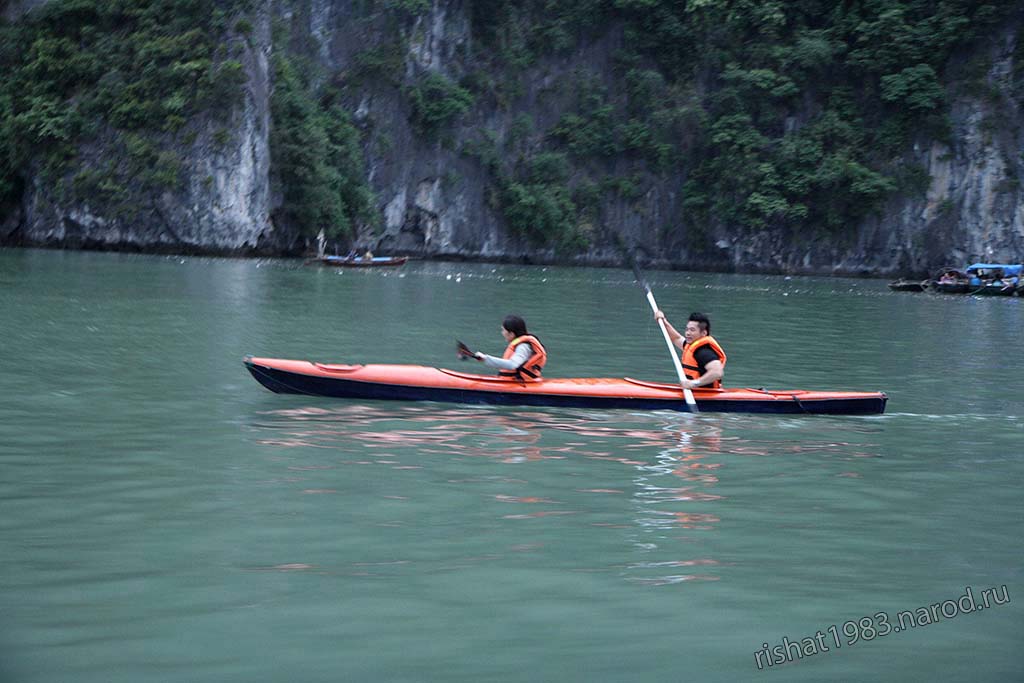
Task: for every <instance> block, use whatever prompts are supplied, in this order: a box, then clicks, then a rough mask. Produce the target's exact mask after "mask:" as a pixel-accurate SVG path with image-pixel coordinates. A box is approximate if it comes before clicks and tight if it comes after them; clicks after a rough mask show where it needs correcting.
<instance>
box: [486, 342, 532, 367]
mask: <svg viewBox="0 0 1024 683" xmlns="http://www.w3.org/2000/svg"><path fill="white" fill-rule="evenodd" d="M532 355H533V349H532V348H531V347H530V345H529V344H527V343H526V342H523V343H522V344H519V345H517V346H516V350H515V352H514V353H513V354H512V357H511V358H509V359H508V360H505V359H504V358H498V357H496V356H488V355H487V354H486V353H480V352H479V351H478V352H477V354H476V359H477V360H479V361H483V363H484V365H486V366H487V367H489V368H497V369H498V370H515V369H516V368H518V367H520V366H521V365H522V364H523V363H525V362H526V361H528V360H530V356H532Z"/></svg>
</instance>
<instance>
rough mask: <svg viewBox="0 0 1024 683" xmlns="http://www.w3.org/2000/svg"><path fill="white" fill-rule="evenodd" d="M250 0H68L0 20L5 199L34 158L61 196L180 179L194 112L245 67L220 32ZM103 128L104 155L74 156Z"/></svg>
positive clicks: (16, 190)
mask: <svg viewBox="0 0 1024 683" xmlns="http://www.w3.org/2000/svg"><path fill="white" fill-rule="evenodd" d="M245 4H246V3H245V2H241V1H239V2H213V0H153V1H151V2H133V1H131V0H63V1H53V2H49V3H47V4H46V5H44V6H42V7H41V8H39V9H37V10H35V11H34V12H32V13H31V14H30V15H28V16H27V17H26V18H25V19H23V20H22V21H20V22H18V23H16V24H13V25H0V72H2V73H3V74H4V75H3V78H2V79H0V209H2V207H3V206H4V205H9V204H10V203H11V202H13V201H14V200H15V199H16V198H17V196H18V195H19V194H20V192H21V189H22V186H23V184H24V182H25V181H26V179H27V177H28V173H29V167H30V166H32V165H37V166H38V169H37V172H39V173H41V174H42V177H43V179H44V180H46V181H48V182H50V183H53V184H55V186H57V187H58V188H64V192H63V193H62V194H65V196H69V195H67V193H72V194H75V193H77V194H78V195H79V196H88V197H90V198H91V199H92V200H93V201H108V202H113V203H115V204H116V203H117V202H118V201H119V200H122V199H127V194H126V193H127V190H126V189H125V188H126V186H127V185H128V184H135V185H136V186H138V185H139V184H141V188H142V189H143V190H144V191H147V190H149V191H157V192H158V191H161V190H163V189H169V188H175V187H177V186H178V185H179V184H180V183H181V182H182V178H181V174H180V159H179V158H178V155H177V153H176V152H175V151H174V147H175V143H180V140H178V137H184V136H186V135H189V133H185V132H184V129H185V127H186V124H187V123H188V121H189V119H190V117H192V116H194V115H195V114H197V113H200V112H208V111H225V109H226V108H225V107H224V105H225V103H230V102H233V101H236V100H237V99H238V98H239V96H240V94H241V88H240V85H241V83H242V82H243V81H244V74H243V71H242V65H241V64H240V63H239V62H238V61H237V60H234V59H232V58H231V56H230V54H229V52H230V51H229V49H228V46H227V45H226V44H225V42H224V37H225V35H226V34H227V33H228V21H229V19H230V16H231V14H232V13H233V12H235V11H237V10H238V9H240V8H241V7H242V6H243V5H245ZM191 135H194V133H191ZM100 137H105V139H106V140H107V141H108V142H107V143H106V149H105V150H104V151H103V154H102V155H101V156H102V157H103V159H102V163H97V162H96V161H95V160H93V159H89V160H86V159H79V158H78V157H79V155H81V154H82V153H83V151H84V149H85V148H87V147H88V145H89V143H90V142H92V141H94V140H97V139H99V138H100ZM111 140H112V141H113V142H110V141H111ZM111 146H112V147H113V149H112V148H111ZM81 167H85V168H81ZM74 169H80V170H78V171H77V173H76V174H75V177H74V179H73V182H72V183H71V185H70V186H65V184H64V183H63V180H64V176H65V174H66V173H67V172H68V171H69V170H74ZM135 199H137V197H136V198H135ZM122 208H123V207H122Z"/></svg>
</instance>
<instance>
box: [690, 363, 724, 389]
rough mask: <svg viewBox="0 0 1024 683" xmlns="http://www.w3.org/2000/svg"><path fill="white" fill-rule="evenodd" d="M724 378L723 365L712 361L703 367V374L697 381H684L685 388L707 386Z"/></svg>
mask: <svg viewBox="0 0 1024 683" xmlns="http://www.w3.org/2000/svg"><path fill="white" fill-rule="evenodd" d="M723 377H725V365H723V364H722V361H720V360H713V361H710V362H708V364H707V365H705V366H704V374H703V375H701V376H700V377H699V378H697V379H695V380H694V379H688V380H686V383H687V387H688V388H690V389H695V388H697V387H703V386H707V385H708V384H714V383H715V382H717V381H719V380H721V379H722V378H723Z"/></svg>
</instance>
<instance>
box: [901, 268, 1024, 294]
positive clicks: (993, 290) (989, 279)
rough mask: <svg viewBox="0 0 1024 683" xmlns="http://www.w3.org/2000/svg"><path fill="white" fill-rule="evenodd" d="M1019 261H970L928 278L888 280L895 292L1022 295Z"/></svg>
mask: <svg viewBox="0 0 1024 683" xmlns="http://www.w3.org/2000/svg"><path fill="white" fill-rule="evenodd" d="M1022 271H1024V266H1021V265H1020V264H1002V263H973V264H971V265H969V266H967V267H966V268H964V269H962V270H961V269H959V268H943V269H941V270H939V271H938V272H937V273H936V274H935V277H934V278H932V279H929V280H920V281H916V280H904V279H902V278H901V279H899V280H896V281H894V282H890V283H889V289H891V290H893V291H894V292H931V293H934V294H968V295H971V296H1024V282H1022V280H1021V275H1022Z"/></svg>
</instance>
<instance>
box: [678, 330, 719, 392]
mask: <svg viewBox="0 0 1024 683" xmlns="http://www.w3.org/2000/svg"><path fill="white" fill-rule="evenodd" d="M704 346H710V347H711V350H712V351H714V352H715V353H717V354H718V358H719V359H720V360H721V361H722V367H725V351H723V350H722V347H721V346H719V345H718V342H717V341H715V338H714V337H712V336H711V335H710V334H708V335H705V336H703V337H701V338H700V339H698V340H697V341H695V342H693V343H692V344H687V345H686V348H685V349H683V374H685V375H686V378H687V379H700V368H699V367H698V366H697V359H696V358H694V353H696V351H697V349H699V348H702V347H704ZM704 386H707V387H711V388H712V389H718V388H720V387H721V386H722V382H721V380H715V381H714V382H713V383H712V384H705V385H704Z"/></svg>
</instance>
